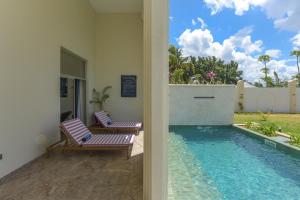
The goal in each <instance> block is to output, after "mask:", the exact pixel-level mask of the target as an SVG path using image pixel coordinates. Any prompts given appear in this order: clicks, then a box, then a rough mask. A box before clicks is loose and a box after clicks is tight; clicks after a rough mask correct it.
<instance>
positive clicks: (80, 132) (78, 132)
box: [60, 119, 91, 145]
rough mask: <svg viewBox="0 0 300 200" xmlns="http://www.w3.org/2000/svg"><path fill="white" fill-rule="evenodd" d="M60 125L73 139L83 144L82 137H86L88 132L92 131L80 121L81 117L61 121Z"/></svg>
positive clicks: (76, 142) (78, 143)
mask: <svg viewBox="0 0 300 200" xmlns="http://www.w3.org/2000/svg"><path fill="white" fill-rule="evenodd" d="M60 127H61V128H62V129H63V130H64V132H65V133H66V134H69V136H70V137H71V138H73V141H74V142H75V144H77V145H81V144H82V141H81V139H82V138H83V137H84V135H85V134H86V133H90V134H91V132H90V131H89V130H88V129H87V127H86V126H85V125H84V124H83V123H82V122H81V121H80V119H72V120H69V121H65V122H63V123H61V125H60Z"/></svg>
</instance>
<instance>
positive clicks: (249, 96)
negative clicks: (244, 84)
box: [237, 88, 290, 113]
mask: <svg viewBox="0 0 300 200" xmlns="http://www.w3.org/2000/svg"><path fill="white" fill-rule="evenodd" d="M237 101H238V100H237ZM289 102H290V97H289V88H245V95H244V110H243V111H244V112H273V113H289V112H290V107H289Z"/></svg>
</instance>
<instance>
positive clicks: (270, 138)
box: [232, 124, 300, 153]
mask: <svg viewBox="0 0 300 200" xmlns="http://www.w3.org/2000/svg"><path fill="white" fill-rule="evenodd" d="M232 126H233V127H235V128H238V129H241V130H243V131H246V132H248V133H252V134H254V135H256V136H258V137H261V138H264V139H267V140H271V141H272V142H275V143H277V144H281V145H283V146H285V147H287V148H290V149H292V150H294V151H297V152H298V153H300V148H298V147H296V146H293V145H291V144H289V143H284V142H280V141H277V140H275V139H274V138H272V137H268V136H266V135H263V134H261V133H258V132H256V131H253V130H250V129H247V128H244V127H241V126H239V124H233V125H232Z"/></svg>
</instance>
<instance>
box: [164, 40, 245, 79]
mask: <svg viewBox="0 0 300 200" xmlns="http://www.w3.org/2000/svg"><path fill="white" fill-rule="evenodd" d="M242 74H243V73H242V71H239V70H238V63H237V62H234V61H230V62H229V63H226V62H225V61H224V60H221V59H218V58H216V57H214V56H210V57H194V56H189V57H184V56H183V55H182V51H181V49H179V48H176V47H175V46H173V45H171V46H170V48H169V81H170V83H171V84H189V83H199V84H207V83H211V84H236V83H237V81H238V80H241V79H242Z"/></svg>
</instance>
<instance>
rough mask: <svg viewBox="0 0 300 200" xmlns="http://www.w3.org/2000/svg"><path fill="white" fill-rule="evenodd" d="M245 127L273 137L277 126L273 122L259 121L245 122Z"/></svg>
mask: <svg viewBox="0 0 300 200" xmlns="http://www.w3.org/2000/svg"><path fill="white" fill-rule="evenodd" d="M246 128H248V129H250V130H253V131H257V132H259V133H261V134H264V135H266V136H270V137H274V136H276V135H277V132H276V131H277V130H278V126H277V125H276V124H275V123H272V122H269V121H261V122H247V123H246Z"/></svg>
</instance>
